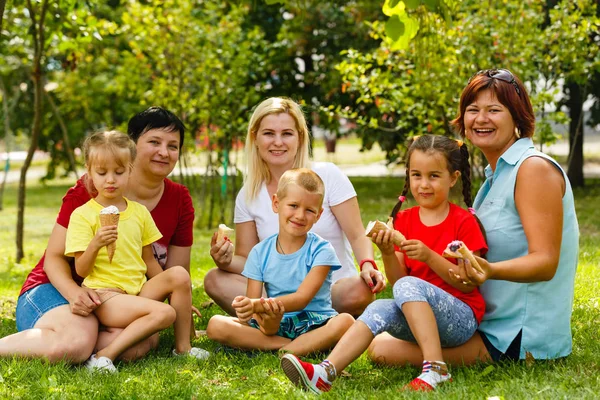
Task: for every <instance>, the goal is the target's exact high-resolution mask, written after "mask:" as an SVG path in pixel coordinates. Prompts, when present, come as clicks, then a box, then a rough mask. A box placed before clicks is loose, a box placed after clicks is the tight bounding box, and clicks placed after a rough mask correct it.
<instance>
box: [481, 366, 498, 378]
mask: <svg viewBox="0 0 600 400" xmlns="http://www.w3.org/2000/svg"><path fill="white" fill-rule="evenodd" d="M494 369H495V368H494V366H493V365H488V366H487V367H485V369H484V370H483V371H481V376H486V375H489V374H491V373H492V372H493V371H494Z"/></svg>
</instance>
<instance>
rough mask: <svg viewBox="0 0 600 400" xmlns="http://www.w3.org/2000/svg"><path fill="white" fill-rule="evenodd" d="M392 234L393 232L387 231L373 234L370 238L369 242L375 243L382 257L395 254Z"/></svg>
mask: <svg viewBox="0 0 600 400" xmlns="http://www.w3.org/2000/svg"><path fill="white" fill-rule="evenodd" d="M392 234H393V231H392V230H391V229H388V230H385V231H384V230H381V231H379V232H375V233H374V234H373V236H371V241H372V242H373V243H375V245H376V246H377V247H378V248H379V251H381V254H383V255H391V254H394V252H395V249H394V243H393V242H392Z"/></svg>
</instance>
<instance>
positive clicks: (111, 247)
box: [100, 206, 119, 263]
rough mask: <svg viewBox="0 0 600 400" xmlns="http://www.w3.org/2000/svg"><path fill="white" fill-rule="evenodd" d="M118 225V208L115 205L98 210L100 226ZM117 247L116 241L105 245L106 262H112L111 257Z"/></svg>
mask: <svg viewBox="0 0 600 400" xmlns="http://www.w3.org/2000/svg"><path fill="white" fill-rule="evenodd" d="M111 225H119V209H118V208H117V207H115V206H108V207H105V208H103V209H102V210H100V226H111ZM116 249H117V242H116V241H115V242H112V243H109V244H108V245H106V251H107V252H108V262H110V263H112V259H113V257H114V255H115V250H116Z"/></svg>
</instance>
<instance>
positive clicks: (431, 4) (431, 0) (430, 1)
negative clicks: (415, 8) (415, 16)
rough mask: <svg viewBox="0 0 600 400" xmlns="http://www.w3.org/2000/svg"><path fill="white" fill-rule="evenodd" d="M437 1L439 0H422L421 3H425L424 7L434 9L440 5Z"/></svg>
mask: <svg viewBox="0 0 600 400" xmlns="http://www.w3.org/2000/svg"><path fill="white" fill-rule="evenodd" d="M439 3H440V0H423V4H425V7H427V8H428V9H429V10H430V11H435V10H436V9H437V8H438V6H439V5H440V4H439Z"/></svg>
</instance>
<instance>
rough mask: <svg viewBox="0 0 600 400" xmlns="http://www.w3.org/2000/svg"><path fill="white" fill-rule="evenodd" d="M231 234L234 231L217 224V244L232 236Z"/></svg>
mask: <svg viewBox="0 0 600 400" xmlns="http://www.w3.org/2000/svg"><path fill="white" fill-rule="evenodd" d="M233 232H235V231H234V230H233V229H231V228H229V227H228V226H227V225H225V224H219V230H218V231H217V242H218V241H220V240H223V239H224V238H226V237H230V236H231V235H232V234H233Z"/></svg>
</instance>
